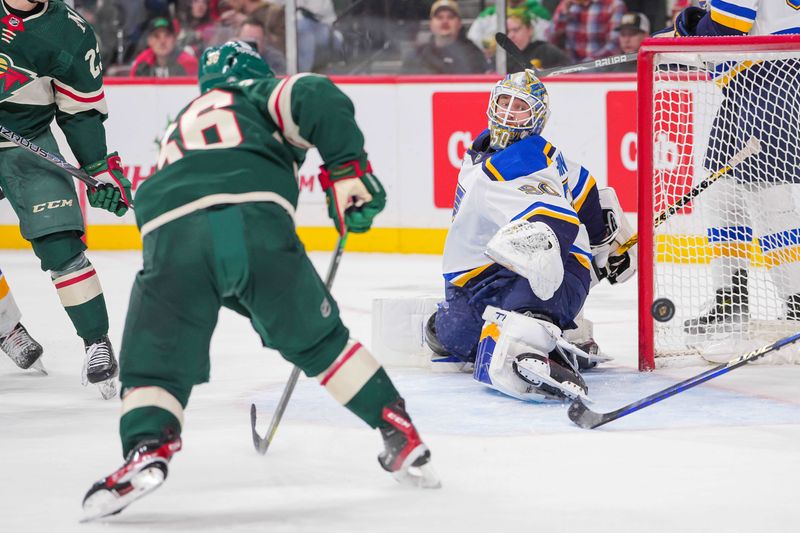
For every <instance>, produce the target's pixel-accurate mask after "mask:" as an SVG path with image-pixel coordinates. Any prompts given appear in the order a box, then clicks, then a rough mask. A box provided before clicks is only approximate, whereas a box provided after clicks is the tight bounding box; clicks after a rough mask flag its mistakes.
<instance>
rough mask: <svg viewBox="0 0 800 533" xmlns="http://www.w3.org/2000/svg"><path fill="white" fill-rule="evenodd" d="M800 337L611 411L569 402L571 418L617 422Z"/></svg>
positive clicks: (589, 424)
mask: <svg viewBox="0 0 800 533" xmlns="http://www.w3.org/2000/svg"><path fill="white" fill-rule="evenodd" d="M798 339H800V333H795V334H794V335H790V336H789V337H785V338H783V339H780V340H778V341H775V342H773V343H772V344H767V345H766V346H762V347H761V348H758V349H756V350H753V351H752V352H747V353H746V354H744V355H740V356H739V357H737V358H736V359H732V360H730V361H728V362H727V363H723V364H721V365H719V366H715V367H714V368H712V369H711V370H706V371H705V372H703V373H702V374H698V375H696V376H694V377H691V378H689V379H686V380H684V381H681V382H680V383H677V384H675V385H672V386H671V387H667V388H666V389H664V390H662V391H659V392H656V393H654V394H651V395H650V396H647V397H645V398H642V399H641V400H638V401H636V402H633V403H632V404H629V405H626V406H625V407H621V408H619V409H617V410H616V411H611V412H609V413H597V412H595V411H592V410H591V409H589V408H588V407H586V405H585V404H584V403H583V402H581V400H580V399H578V400H576V401H574V402H573V403H572V405H570V406H569V411H568V413H567V414H568V416H569V419H570V420H572V421H573V422H575V423H576V424H577V425H579V426H580V427H582V428H584V429H593V428H596V427H598V426H602V425H603V424H608V423H609V422H613V421H614V420H616V419H618V418H622V417H623V416H626V415H629V414H631V413H635V412H636V411H638V410H639V409H644V408H645V407H648V406H650V405H653V404H654V403H656V402H660V401H661V400H666V399H667V398H669V397H670V396H674V395H676V394H678V393H680V392H683V391H685V390H687V389H691V388H692V387H695V386H697V385H700V384H701V383H705V382H706V381H708V380H710V379H714V378H715V377H718V376H721V375H723V374H726V373H728V372H730V371H731V370H733V369H735V368H739V367H740V366H743V365H746V364H747V363H752V362H753V361H755V360H756V359H760V358H761V357H764V356H765V355H767V354H768V353H770V352H774V351H775V350H780V349H781V348H783V347H784V346H786V345H787V344H791V343H793V342H796V341H797V340H798Z"/></svg>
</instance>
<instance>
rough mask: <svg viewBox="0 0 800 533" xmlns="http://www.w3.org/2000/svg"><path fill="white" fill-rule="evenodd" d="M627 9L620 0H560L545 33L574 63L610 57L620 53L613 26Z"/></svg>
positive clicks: (616, 34) (617, 37) (619, 20)
mask: <svg viewBox="0 0 800 533" xmlns="http://www.w3.org/2000/svg"><path fill="white" fill-rule="evenodd" d="M626 11H627V8H626V7H625V2H623V1H622V0H561V3H560V4H558V7H557V8H556V11H555V13H554V14H553V21H552V25H551V26H550V28H548V30H547V34H546V36H547V39H548V40H549V41H550V42H551V43H553V44H554V45H556V46H558V47H559V48H561V49H563V50H566V52H567V53H568V54H569V55H570V57H572V60H573V61H575V62H582V61H591V60H594V59H600V58H603V57H608V56H613V55H616V54H619V53H620V48H619V33H618V32H617V31H616V30H615V29H614V28H616V27H618V26H619V25H620V22H621V21H622V15H624V14H625V12H626Z"/></svg>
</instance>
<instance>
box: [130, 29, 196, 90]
mask: <svg viewBox="0 0 800 533" xmlns="http://www.w3.org/2000/svg"><path fill="white" fill-rule="evenodd" d="M176 42H177V35H176V34H175V27H174V26H173V24H172V22H171V21H170V20H169V19H167V18H164V17H156V18H154V19H153V20H151V21H150V22H149V23H148V24H147V48H146V49H145V50H144V51H142V53H141V54H139V55H138V56H137V57H136V59H134V61H133V65H131V73H130V75H131V76H149V77H154V78H170V77H173V76H195V75H197V58H196V57H194V56H193V55H192V54H189V53H187V52H184V51H182V50H179V49H178V48H177V46H176Z"/></svg>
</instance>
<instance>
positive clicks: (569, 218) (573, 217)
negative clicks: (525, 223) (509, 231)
mask: <svg viewBox="0 0 800 533" xmlns="http://www.w3.org/2000/svg"><path fill="white" fill-rule="evenodd" d="M537 215H539V216H545V217H550V218H557V219H558V220H563V221H565V222H569V223H570V224H575V225H576V226H580V225H581V221H580V219H578V215H577V214H575V211H573V210H571V209H566V208H564V207H559V206H557V205H552V204H546V203H544V202H534V203H533V204H531V205H530V206H528V207H527V208H526V209H525V210H524V211H522V212H521V213H519V214H518V215H516V216H515V217H514V218H512V219H511V221H512V222H513V221H514V220H519V219H525V220H530V219H532V218H533V217H535V216H537Z"/></svg>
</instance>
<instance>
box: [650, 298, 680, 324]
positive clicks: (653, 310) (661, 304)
mask: <svg viewBox="0 0 800 533" xmlns="http://www.w3.org/2000/svg"><path fill="white" fill-rule="evenodd" d="M650 314H651V315H653V318H655V319H656V320H657V321H659V322H669V321H670V320H672V317H674V316H675V304H674V303H672V300H670V299H669V298H658V299H657V300H656V301H655V302H653V305H652V306H651V307H650Z"/></svg>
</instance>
